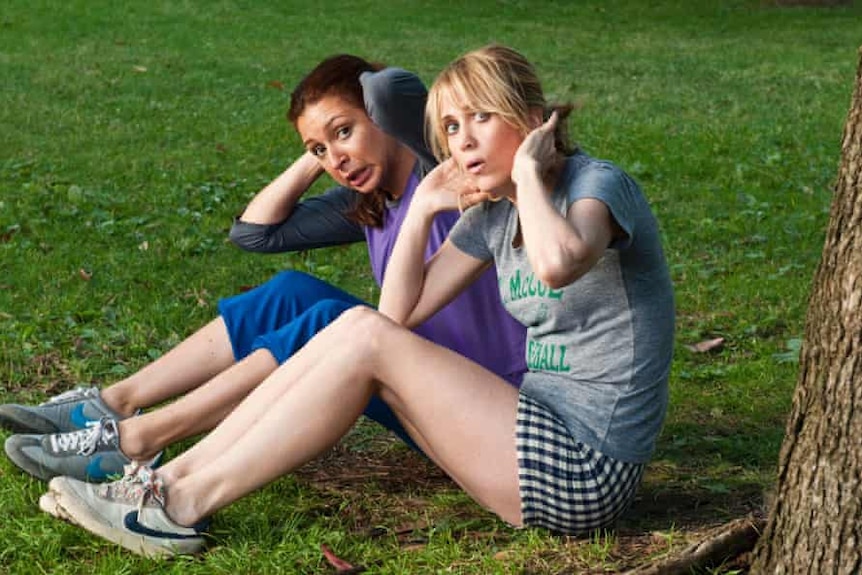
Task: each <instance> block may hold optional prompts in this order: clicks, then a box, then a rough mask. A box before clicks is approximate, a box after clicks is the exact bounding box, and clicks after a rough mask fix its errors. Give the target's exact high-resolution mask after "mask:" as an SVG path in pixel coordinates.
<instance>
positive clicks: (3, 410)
mask: <svg viewBox="0 0 862 575" xmlns="http://www.w3.org/2000/svg"><path fill="white" fill-rule="evenodd" d="M0 427H3V428H5V429H8V430H9V431H12V432H13V433H31V434H38V435H44V434H46V433H58V432H59V431H60V430H59V429H58V428H57V426H56V425H54V424H53V423H51V422H50V421H48V420H46V419H44V418H42V417H39V416H38V415H33V414H32V413H30V412H29V411H26V410H24V409H20V408H13V407H11V406H8V405H4V406H0Z"/></svg>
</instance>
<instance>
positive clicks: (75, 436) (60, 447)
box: [51, 417, 119, 456]
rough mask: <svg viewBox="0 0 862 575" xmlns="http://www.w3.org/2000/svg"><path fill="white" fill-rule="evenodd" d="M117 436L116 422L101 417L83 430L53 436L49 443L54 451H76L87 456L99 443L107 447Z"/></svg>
mask: <svg viewBox="0 0 862 575" xmlns="http://www.w3.org/2000/svg"><path fill="white" fill-rule="evenodd" d="M118 435H119V432H118V431H117V422H116V421H114V420H113V419H111V418H110V417H103V418H102V419H100V420H99V421H97V422H95V423H93V424H92V425H89V426H88V427H85V428H84V429H81V430H78V431H68V432H66V433H57V434H54V435H52V436H51V443H52V445H53V447H54V449H55V450H56V451H66V452H68V451H76V452H77V453H78V455H84V456H87V455H92V454H93V452H95V451H96V449H97V448H98V446H99V443H103V444H107V445H109V444H110V443H111V441H112V440H114V439H115V438H116V437H117V436H118Z"/></svg>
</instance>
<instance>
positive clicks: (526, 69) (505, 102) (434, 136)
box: [425, 44, 577, 161]
mask: <svg viewBox="0 0 862 575" xmlns="http://www.w3.org/2000/svg"><path fill="white" fill-rule="evenodd" d="M444 95H449V96H451V97H452V98H453V99H454V100H455V101H456V102H458V103H459V105H461V106H464V107H465V108H467V109H470V110H476V111H484V112H492V113H494V114H497V115H499V116H500V117H501V118H502V119H503V120H504V121H506V122H507V123H508V124H510V125H511V126H513V127H514V128H516V129H517V130H519V131H520V132H521V133H522V134H524V135H526V134H527V133H528V132H530V130H531V129H532V126H531V124H530V114H531V112H533V111H534V110H536V109H537V108H538V109H541V110H542V118H543V119H547V118H548V117H549V116H550V114H551V112H552V111H554V110H556V111H557V113H558V114H559V122H558V123H557V129H556V132H555V134H554V144H555V147H556V148H557V150H558V151H560V152H561V153H563V154H566V155H568V154H571V153H573V152H574V151H575V150H576V149H577V147H576V146H573V145H572V144H571V143H570V142H569V138H568V131H567V129H566V118H567V117H568V116H569V114H570V113H571V111H572V110H573V109H574V106H572V105H571V104H548V103H547V102H546V101H545V96H544V93H543V92H542V85H541V83H540V82H539V78H538V76H537V75H536V72H535V70H534V69H533V65H532V64H530V62H529V61H528V60H527V59H526V58H524V56H522V55H521V54H520V53H518V52H516V51H515V50H512V49H511V48H507V47H506V46H501V45H499V44H490V45H488V46H485V47H483V48H479V49H478V50H473V51H472V52H468V53H467V54H464V55H463V56H461V57H460V58H458V59H457V60H455V61H454V62H452V63H451V64H449V65H448V66H446V68H444V69H443V71H442V72H441V73H440V75H439V76H437V79H436V80H434V84H433V85H432V86H431V90H430V91H429V93H428V105H427V107H426V108H425V129H426V133H427V134H428V138H429V140H430V142H429V144H430V145H431V150H432V151H433V152H434V155H435V156H436V157H437V159H438V160H441V161H442V160H443V159H445V158H447V157H448V156H449V145H448V141H447V139H446V132H445V127H444V126H443V124H442V122H441V121H440V120H441V106H442V99H443V96H444Z"/></svg>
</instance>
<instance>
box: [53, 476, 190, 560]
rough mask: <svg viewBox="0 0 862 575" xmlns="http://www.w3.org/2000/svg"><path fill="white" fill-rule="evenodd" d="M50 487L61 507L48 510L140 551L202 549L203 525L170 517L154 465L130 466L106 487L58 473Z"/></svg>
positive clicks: (155, 553)
mask: <svg viewBox="0 0 862 575" xmlns="http://www.w3.org/2000/svg"><path fill="white" fill-rule="evenodd" d="M48 489H49V493H51V494H52V495H53V498H54V501H55V502H56V507H57V508H59V509H58V510H57V511H58V513H57V514H55V513H51V511H50V509H51V508H50V507H49V510H48V513H51V514H52V515H59V516H60V517H64V518H67V519H68V520H70V521H72V522H73V523H76V524H77V525H80V526H81V527H83V528H84V529H86V530H87V531H89V532H91V533H93V534H95V535H98V536H100V537H102V538H104V539H107V540H108V541H111V542H113V543H117V544H118V545H121V546H123V547H125V548H126V549H128V550H130V551H132V552H134V553H137V554H139V555H145V556H147V557H156V556H165V555H178V554H181V555H189V554H194V553H197V552H199V551H201V550H202V549H203V546H204V538H203V531H204V528H205V525H202V524H201V525H196V526H193V527H183V526H182V525H178V524H177V523H175V522H174V521H173V520H172V519H171V518H170V517H168V515H167V513H165V509H164V505H165V489H164V485H163V484H162V481H161V479H160V478H159V477H158V476H157V475H156V472H155V471H153V470H152V469H150V468H147V467H137V466H130V467H129V469H128V473H127V475H126V476H125V477H123V479H121V480H119V481H115V482H113V483H105V484H102V485H93V484H91V483H84V482H81V481H78V480H76V479H72V478H70V477H56V478H54V479H52V480H51V482H50V483H49V485H48ZM40 504H41V502H40ZM46 505H47V503H46Z"/></svg>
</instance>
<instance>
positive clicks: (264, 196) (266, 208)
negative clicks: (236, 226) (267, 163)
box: [240, 152, 323, 224]
mask: <svg viewBox="0 0 862 575" xmlns="http://www.w3.org/2000/svg"><path fill="white" fill-rule="evenodd" d="M322 173H323V168H322V167H321V165H320V162H318V161H317V159H316V158H315V157H314V156H312V155H311V153H310V152H305V153H303V154H302V156H300V157H299V159H297V160H296V161H295V162H293V163H292V164H291V165H290V166H289V167H288V168H287V169H286V170H285V171H284V172H282V173H281V175H279V176H278V177H277V178H275V179H274V180H273V181H272V182H270V183H269V184H268V185H267V186H266V187H265V188H263V189H262V190H261V191H260V192H258V193H257V195H256V196H255V197H254V198H252V200H251V202H249V204H248V206H246V208H245V211H244V212H243V213H242V215H241V216H240V219H241V220H242V221H244V222H248V223H252V224H275V223H278V222H282V221H284V220H286V219H287V217H288V216H290V213H291V212H292V211H293V206H295V205H296V202H297V201H298V200H299V198H300V197H301V196H302V194H304V193H305V192H306V191H307V190H308V188H310V187H311V185H312V184H313V183H314V182H315V180H317V178H318V177H320V175H321V174H322Z"/></svg>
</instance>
